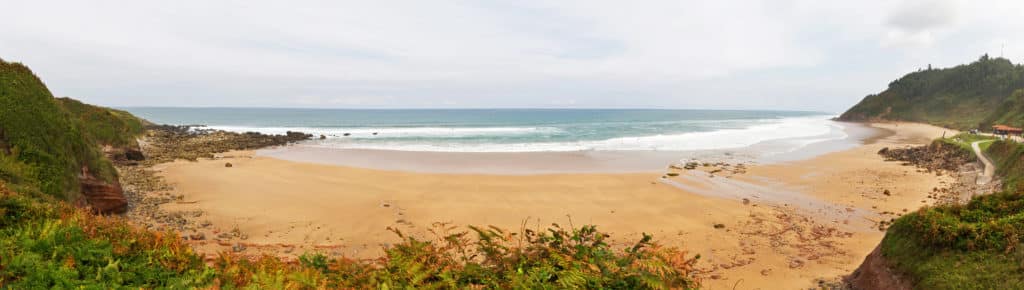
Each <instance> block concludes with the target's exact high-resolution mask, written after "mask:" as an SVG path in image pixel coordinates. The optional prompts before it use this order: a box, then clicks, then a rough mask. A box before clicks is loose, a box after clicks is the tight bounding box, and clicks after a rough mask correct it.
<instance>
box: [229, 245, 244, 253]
mask: <svg viewBox="0 0 1024 290" xmlns="http://www.w3.org/2000/svg"><path fill="white" fill-rule="evenodd" d="M245 249H246V247H245V245H243V244H235V245H234V246H231V251H233V252H235V253H239V252H242V251H245Z"/></svg>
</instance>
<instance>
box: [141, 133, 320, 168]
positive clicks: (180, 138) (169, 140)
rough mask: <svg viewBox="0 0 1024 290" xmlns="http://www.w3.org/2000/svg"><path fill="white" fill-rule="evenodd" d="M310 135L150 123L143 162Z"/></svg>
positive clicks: (267, 144)
mask: <svg viewBox="0 0 1024 290" xmlns="http://www.w3.org/2000/svg"><path fill="white" fill-rule="evenodd" d="M312 137H313V135H310V134H305V133H301V132H287V133H286V134H284V135H266V134H260V133H256V132H246V133H235V132H227V131H220V130H209V129H203V127H197V126H170V125H163V126H151V127H149V128H148V129H147V130H146V136H145V138H144V139H145V142H144V143H145V145H144V148H143V149H144V151H145V153H146V157H147V162H149V163H153V164H156V163H161V162H168V161H173V160H174V159H185V160H196V159H198V158H213V157H214V154H215V153H221V152H227V151H231V150H254V149H260V148H265V147H271V146H280V145H287V144H289V143H293V142H298V141H302V140H307V139H310V138H312Z"/></svg>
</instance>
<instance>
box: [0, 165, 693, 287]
mask: <svg viewBox="0 0 1024 290" xmlns="http://www.w3.org/2000/svg"><path fill="white" fill-rule="evenodd" d="M453 230H454V229H453V228H450V227H448V228H444V227H439V228H438V231H437V232H439V233H442V232H443V233H447V232H453V233H451V234H439V235H438V237H437V239H436V240H434V241H425V240H420V239H416V238H413V237H404V238H403V239H404V240H403V242H401V243H398V244H396V245H393V246H390V247H387V248H386V249H385V254H384V256H383V257H381V258H379V259H375V260H372V261H357V260H351V259H329V258H327V257H325V256H323V255H320V254H307V255H303V256H301V257H300V259H299V261H298V262H297V263H294V262H292V263H290V262H285V261H283V260H281V259H278V258H275V257H270V256H266V257H263V258H259V259H255V260H248V259H245V258H242V257H239V256H235V255H233V254H228V253H224V254H221V256H220V257H218V258H217V259H216V261H214V263H213V265H212V266H208V265H206V264H205V263H204V262H203V261H202V259H201V257H200V256H198V255H196V254H195V253H193V252H192V249H191V248H190V247H189V246H188V245H185V244H184V243H183V242H181V239H179V238H178V235H177V234H176V233H173V232H168V233H156V232H151V231H145V230H140V229H136V228H134V227H132V226H130V225H129V224H127V222H126V221H125V220H123V219H120V218H111V217H103V216H97V215H94V214H91V213H89V212H86V211H84V210H82V209H78V208H74V207H71V206H69V205H67V204H66V203H63V202H60V201H56V200H52V199H48V198H38V197H29V196H25V195H21V194H18V193H15V192H13V191H11V190H8V189H6V188H5V185H4V184H3V183H2V182H0V286H2V287H9V288H12V289H39V288H54V287H55V288H79V287H85V288H97V289H112V288H129V287H130V288H139V287H142V288H159V287H172V288H194V287H210V286H218V287H221V288H225V289H235V288H254V289H324V288H330V289H337V288H381V289H391V288H408V289H420V288H427V289H437V288H467V287H486V288H516V289H539V288H548V289H549V288H616V289H663V288H696V287H697V286H698V280H697V279H696V278H695V275H696V271H695V270H694V264H695V263H696V260H697V258H696V257H692V256H689V255H687V254H686V253H685V252H682V251H679V250H676V249H673V248H662V247H660V246H657V245H654V244H652V243H651V242H650V238H651V237H650V236H645V237H644V239H642V240H641V241H639V242H638V243H636V244H635V245H634V246H632V247H629V248H626V249H622V250H615V249H613V248H612V247H611V246H610V245H609V244H608V243H606V241H605V240H606V238H607V237H608V236H607V235H606V234H604V233H602V232H600V231H598V230H597V229H596V228H595V227H593V226H584V227H582V228H573V229H563V228H560V227H558V226H557V225H553V226H552V227H550V228H548V229H547V231H546V232H533V231H529V230H524V231H521V232H519V233H510V232H506V231H503V230H501V229H497V228H486V229H482V228H472V233H473V234H475V238H470V232H454V231H453ZM396 234H399V235H400V236H401V233H399V232H397V231H396Z"/></svg>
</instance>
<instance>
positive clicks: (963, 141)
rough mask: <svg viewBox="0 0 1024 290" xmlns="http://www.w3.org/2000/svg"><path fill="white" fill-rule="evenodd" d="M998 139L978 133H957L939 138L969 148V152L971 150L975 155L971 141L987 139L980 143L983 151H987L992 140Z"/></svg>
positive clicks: (941, 140) (962, 147)
mask: <svg viewBox="0 0 1024 290" xmlns="http://www.w3.org/2000/svg"><path fill="white" fill-rule="evenodd" d="M996 140H998V138H996V137H993V136H986V135H977V134H969V133H960V134H956V135H954V136H952V137H946V138H942V139H939V140H937V141H940V142H945V143H949V144H953V145H956V146H959V147H960V148H961V149H964V150H967V152H970V153H971V154H972V155H973V154H974V148H972V147H971V143H974V142H975V141H986V142H982V143H978V147H979V148H980V149H981V150H982V151H985V150H986V149H987V148H988V147H989V146H991V145H992V142H993V141H996Z"/></svg>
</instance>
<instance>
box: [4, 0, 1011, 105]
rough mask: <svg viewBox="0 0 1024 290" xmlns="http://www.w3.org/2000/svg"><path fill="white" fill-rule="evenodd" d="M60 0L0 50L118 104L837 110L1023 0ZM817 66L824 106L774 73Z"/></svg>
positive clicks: (959, 49) (980, 37)
mask: <svg viewBox="0 0 1024 290" xmlns="http://www.w3.org/2000/svg"><path fill="white" fill-rule="evenodd" d="M58 2H60V3H55V2H54V1H13V0H0V7H4V8H5V10H9V11H15V13H7V14H5V16H4V17H3V18H0V27H4V29H0V57H2V58H4V59H7V60H15V61H22V62H25V63H26V64H28V65H29V66H30V67H32V68H33V69H34V70H36V72H37V73H38V74H39V75H41V76H42V77H43V79H44V80H46V81H47V83H48V84H49V85H50V87H51V89H52V90H53V91H54V92H55V93H56V94H59V95H69V96H74V97H79V98H82V99H85V100H86V101H95V102H99V103H103V104H108V105H243V106H336V107H378V106H384V107H388V106H393V107H408V106H472V107H523V106H549V105H552V104H554V103H556V102H554V101H549V100H551V99H552V98H555V99H571V100H572V102H557V103H558V104H555V105H559V106H563V105H564V106H581V107H601V106H618V105H623V104H624V103H625V104H626V105H630V106H638V107H686V106H694V105H699V106H703V107H749V106H751V105H754V106H759V107H760V106H776V107H775V108H796V109H808V108H811V109H813V108H829V109H831V108H838V107H843V106H846V105H848V104H849V103H850V102H852V101H854V100H856V99H858V98H859V96H863V95H864V94H867V93H871V92H872V90H875V89H877V88H878V87H880V86H881V84H879V83H874V82H876V81H879V82H882V83H884V82H887V81H888V80H891V78H894V77H897V75H881V76H867V75H868V74H878V73H879V72H885V73H886V74H892V73H898V72H901V71H903V70H906V69H907V67H908V66H911V65H916V66H920V65H921V62H923V61H927V62H934V63H936V64H940V63H946V62H953V63H956V62H957V61H958V62H965V61H969V60H971V59H973V58H974V57H976V55H979V54H981V53H984V52H985V51H972V50H982V49H988V48H987V47H982V46H983V45H984V46H990V45H989V43H992V42H993V41H995V39H998V40H999V41H1003V42H1006V43H1007V46H1008V47H1021V46H1024V44H1022V43H1021V42H1024V39H1022V37H1021V36H1020V35H1024V34H1022V33H1021V32H1024V31H1022V30H1024V25H1021V24H1022V23H1021V22H1020V20H1017V19H1020V17H1019V15H1022V14H1021V12H1022V11H1021V10H1020V6H1021V5H1020V4H1016V2H1013V1H999V2H992V3H973V2H972V3H969V4H970V5H967V4H964V3H960V2H955V1H940V2H935V1H911V2H901V3H891V2H888V1H867V2H865V1H858V2H856V3H853V2H851V3H841V2H835V3H828V2H821V1H810V0H792V1H766V0H765V1H743V2H742V3H741V2H739V1H713V2H712V1H668V0H651V1H642V2H634V3H626V2H621V1H487V2H484V1H465V2H461V1H457V2H435V1H431V2H427V1H392V0H385V1H369V2H356V1H290V2H288V3H285V2H271V1H176V2H148V1H126V0H122V1H58ZM958 3H960V4H958ZM992 9H997V10H998V11H991V10H992ZM1014 13H1018V14H1014ZM1013 15H1017V16H1016V17H1014V16H1013ZM988 16H992V17H988ZM40 19H45V21H40ZM978 31H982V32H985V33H978ZM975 34H976V35H975ZM954 40H955V41H954ZM879 43H881V44H882V45H881V46H879V45H878V44H879ZM922 47H925V48H927V47H931V48H932V49H930V50H927V51H924V52H922V51H921V48H922ZM939 48H942V49H939ZM1014 53H1017V52H1016V51H1015V52H1014ZM964 54H967V55H964ZM893 55H902V59H898V60H895V61H894V60H893V59H891V57H892V56H893ZM968 56H969V57H968ZM1008 56H1012V55H1008ZM1018 57H1024V55H1019V56H1018ZM854 59H856V62H857V63H848V62H852V61H854ZM865 61H866V62H865ZM854 69H856V70H858V71H862V72H863V74H864V75H865V76H859V75H857V74H855V73H851V72H850V71H845V70H854ZM766 72H775V73H766ZM822 75H834V76H846V78H845V79H831V80H830V81H831V82H835V83H836V85H835V87H841V88H844V89H842V90H829V92H830V93H832V94H837V95H839V96H827V97H835V99H836V100H831V99H829V98H820V97H819V99H820V100H819V101H821V102H824V103H825V104H806V100H807V98H796V97H791V96H799V95H804V94H807V92H806V91H801V90H800V89H801V88H800V87H797V86H779V85H772V83H773V82H772V81H768V80H769V79H776V78H779V77H783V76H785V77H789V78H793V79H795V80H799V79H802V78H819V77H821V76H822ZM775 83H777V82H775ZM818 91H820V90H818ZM310 96H320V97H310ZM377 96H387V97H386V98H381V97H377ZM556 97H557V98H556ZM708 97H712V98H711V99H710V100H709V99H707V98H708ZM622 98H629V101H628V102H623V101H622V100H621V99H622ZM766 100H771V101H766ZM775 101H778V103H773V102H775Z"/></svg>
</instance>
